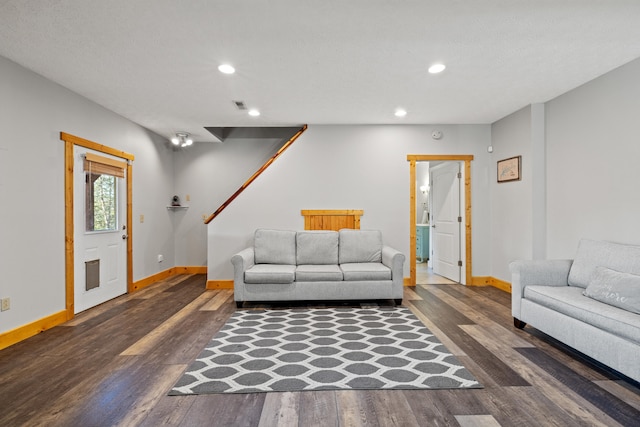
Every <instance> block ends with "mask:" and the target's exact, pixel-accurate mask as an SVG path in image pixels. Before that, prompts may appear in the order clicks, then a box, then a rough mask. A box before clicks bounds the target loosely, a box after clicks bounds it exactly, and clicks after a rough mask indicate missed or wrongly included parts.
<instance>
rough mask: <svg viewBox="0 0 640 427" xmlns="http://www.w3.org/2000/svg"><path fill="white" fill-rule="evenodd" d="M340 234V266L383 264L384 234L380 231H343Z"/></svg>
mask: <svg viewBox="0 0 640 427" xmlns="http://www.w3.org/2000/svg"><path fill="white" fill-rule="evenodd" d="M339 233H340V247H339V249H338V252H339V262H340V264H348V263H354V262H355V263H360V262H382V233H381V232H380V231H379V230H351V229H346V228H344V229H342V230H340V231H339Z"/></svg>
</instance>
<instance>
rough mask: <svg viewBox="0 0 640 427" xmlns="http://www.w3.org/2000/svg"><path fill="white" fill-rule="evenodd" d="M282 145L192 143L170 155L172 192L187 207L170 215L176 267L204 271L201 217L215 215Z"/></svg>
mask: <svg viewBox="0 0 640 427" xmlns="http://www.w3.org/2000/svg"><path fill="white" fill-rule="evenodd" d="M285 142H286V140H283V139H281V138H259V139H258V138H252V139H247V138H229V139H227V140H225V142H224V143H220V144H215V143H210V144H206V143H200V144H198V143H196V144H194V145H192V146H191V147H189V148H188V149H186V150H178V151H176V152H175V153H174V165H175V191H176V194H177V195H178V196H179V197H180V199H181V202H182V204H183V205H186V206H189V209H186V210H184V209H181V210H175V211H171V212H170V213H169V216H170V217H171V219H172V221H173V230H174V233H175V250H176V255H175V257H176V265H180V266H203V265H207V227H206V225H205V224H204V221H203V219H202V216H203V215H205V216H206V217H209V215H211V214H212V213H213V212H215V211H216V209H218V207H220V205H222V204H223V203H224V202H225V201H226V200H227V199H228V198H229V197H230V196H232V195H233V194H234V193H235V192H236V190H238V188H240V186H242V184H244V183H245V182H246V181H247V179H248V178H249V177H250V176H252V175H253V174H254V173H255V172H256V171H257V170H258V169H259V168H260V167H261V166H262V165H263V164H265V163H266V162H267V160H269V159H270V158H271V157H272V156H273V155H274V154H275V153H276V152H277V151H278V150H279V149H280V147H282V145H283V144H284V143H285ZM172 195H173V194H171V195H168V197H171V196H172ZM187 195H189V198H190V199H191V200H190V201H187V200H186V198H187Z"/></svg>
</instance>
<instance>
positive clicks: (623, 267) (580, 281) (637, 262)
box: [569, 239, 640, 288]
mask: <svg viewBox="0 0 640 427" xmlns="http://www.w3.org/2000/svg"><path fill="white" fill-rule="evenodd" d="M598 266H601V267H606V268H610V269H612V270H615V271H618V272H621V273H631V274H640V246H633V245H623V244H620V243H612V242H604V241H598V240H589V239H582V240H580V243H579V244H578V253H577V254H576V257H575V259H574V260H573V264H572V265H571V270H569V285H570V286H578V287H581V288H586V287H587V286H589V281H590V280H591V277H592V276H593V275H594V273H595V270H596V267H598Z"/></svg>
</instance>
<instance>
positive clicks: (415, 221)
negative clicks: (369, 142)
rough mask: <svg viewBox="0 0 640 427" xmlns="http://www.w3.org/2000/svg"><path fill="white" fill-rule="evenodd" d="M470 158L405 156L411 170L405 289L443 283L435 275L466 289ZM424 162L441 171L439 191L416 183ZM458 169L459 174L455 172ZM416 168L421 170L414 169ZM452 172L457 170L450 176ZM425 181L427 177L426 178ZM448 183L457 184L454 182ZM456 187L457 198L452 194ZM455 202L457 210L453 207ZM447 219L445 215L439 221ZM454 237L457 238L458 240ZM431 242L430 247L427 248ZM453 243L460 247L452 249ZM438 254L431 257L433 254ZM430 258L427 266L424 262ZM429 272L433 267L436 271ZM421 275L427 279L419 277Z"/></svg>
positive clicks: (469, 258) (468, 254)
mask: <svg viewBox="0 0 640 427" xmlns="http://www.w3.org/2000/svg"><path fill="white" fill-rule="evenodd" d="M472 160H473V155H421V154H415V155H408V156H407V161H409V165H410V174H409V175H410V203H411V206H410V244H409V252H410V255H409V267H410V285H411V286H415V285H416V283H417V276H418V267H419V269H420V273H421V280H422V279H426V280H431V281H436V280H437V281H438V283H443V282H444V281H445V280H446V279H441V278H440V276H438V275H435V276H434V275H433V274H434V271H435V273H440V274H442V275H443V276H445V277H450V278H451V279H450V280H449V281H450V282H451V283H461V284H465V285H469V284H471V271H472V269H471V266H472V261H471V161H472ZM425 162H429V164H430V165H434V166H436V165H437V167H435V168H433V169H434V170H438V169H439V170H440V171H439V172H438V173H439V174H440V176H439V177H438V185H440V186H442V185H444V186H445V188H446V189H447V190H446V191H444V190H443V189H442V188H440V189H438V188H433V187H432V186H431V185H429V184H428V183H425V182H424V177H423V176H421V177H420V178H421V179H422V182H420V183H418V178H419V175H418V170H419V169H423V168H422V167H421V166H420V165H421V164H422V163H425ZM457 165H460V167H459V169H456V168H457V167H458V166H457ZM419 166H420V167H419ZM453 169H456V171H455V172H454V171H453ZM429 174H430V176H433V175H431V172H429ZM452 180H459V181H458V182H454V181H452ZM456 186H457V191H458V194H459V195H457V194H456V193H455V190H456ZM458 202H459V205H458ZM442 214H446V215H442ZM457 233H458V234H457ZM434 239H436V241H435V243H436V245H435V247H432V245H431V244H432V243H433V242H434ZM456 241H457V242H458V244H459V247H457V246H455V245H454V244H453V243H455V242H456ZM434 250H435V251H439V252H440V253H437V252H436V253H435V254H434V252H433V251H434ZM434 255H435V256H434ZM426 258H429V261H428V262H424V261H425V260H426ZM431 267H436V268H435V270H434V269H433V268H431ZM423 274H426V275H423Z"/></svg>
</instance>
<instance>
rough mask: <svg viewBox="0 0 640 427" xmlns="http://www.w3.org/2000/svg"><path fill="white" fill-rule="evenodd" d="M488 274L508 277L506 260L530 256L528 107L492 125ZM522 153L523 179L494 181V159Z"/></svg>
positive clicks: (509, 278)
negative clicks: (489, 271)
mask: <svg viewBox="0 0 640 427" xmlns="http://www.w3.org/2000/svg"><path fill="white" fill-rule="evenodd" d="M491 137H492V146H493V153H492V154H491V186H490V189H491V190H490V197H491V222H490V229H491V236H492V238H491V242H490V246H489V248H490V252H491V275H492V276H493V277H495V278H497V279H500V280H505V281H511V273H510V272H509V262H511V261H513V260H514V259H531V258H532V231H531V230H532V227H533V221H532V211H531V208H532V170H533V168H532V159H531V107H526V108H523V109H521V110H519V111H516V112H515V113H513V114H511V115H509V116H507V117H505V118H504V119H501V120H499V121H497V122H495V123H494V124H493V125H492V126H491ZM515 156H522V180H520V181H509V182H503V183H498V182H497V162H498V161H499V160H503V159H507V158H510V157H515Z"/></svg>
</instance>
